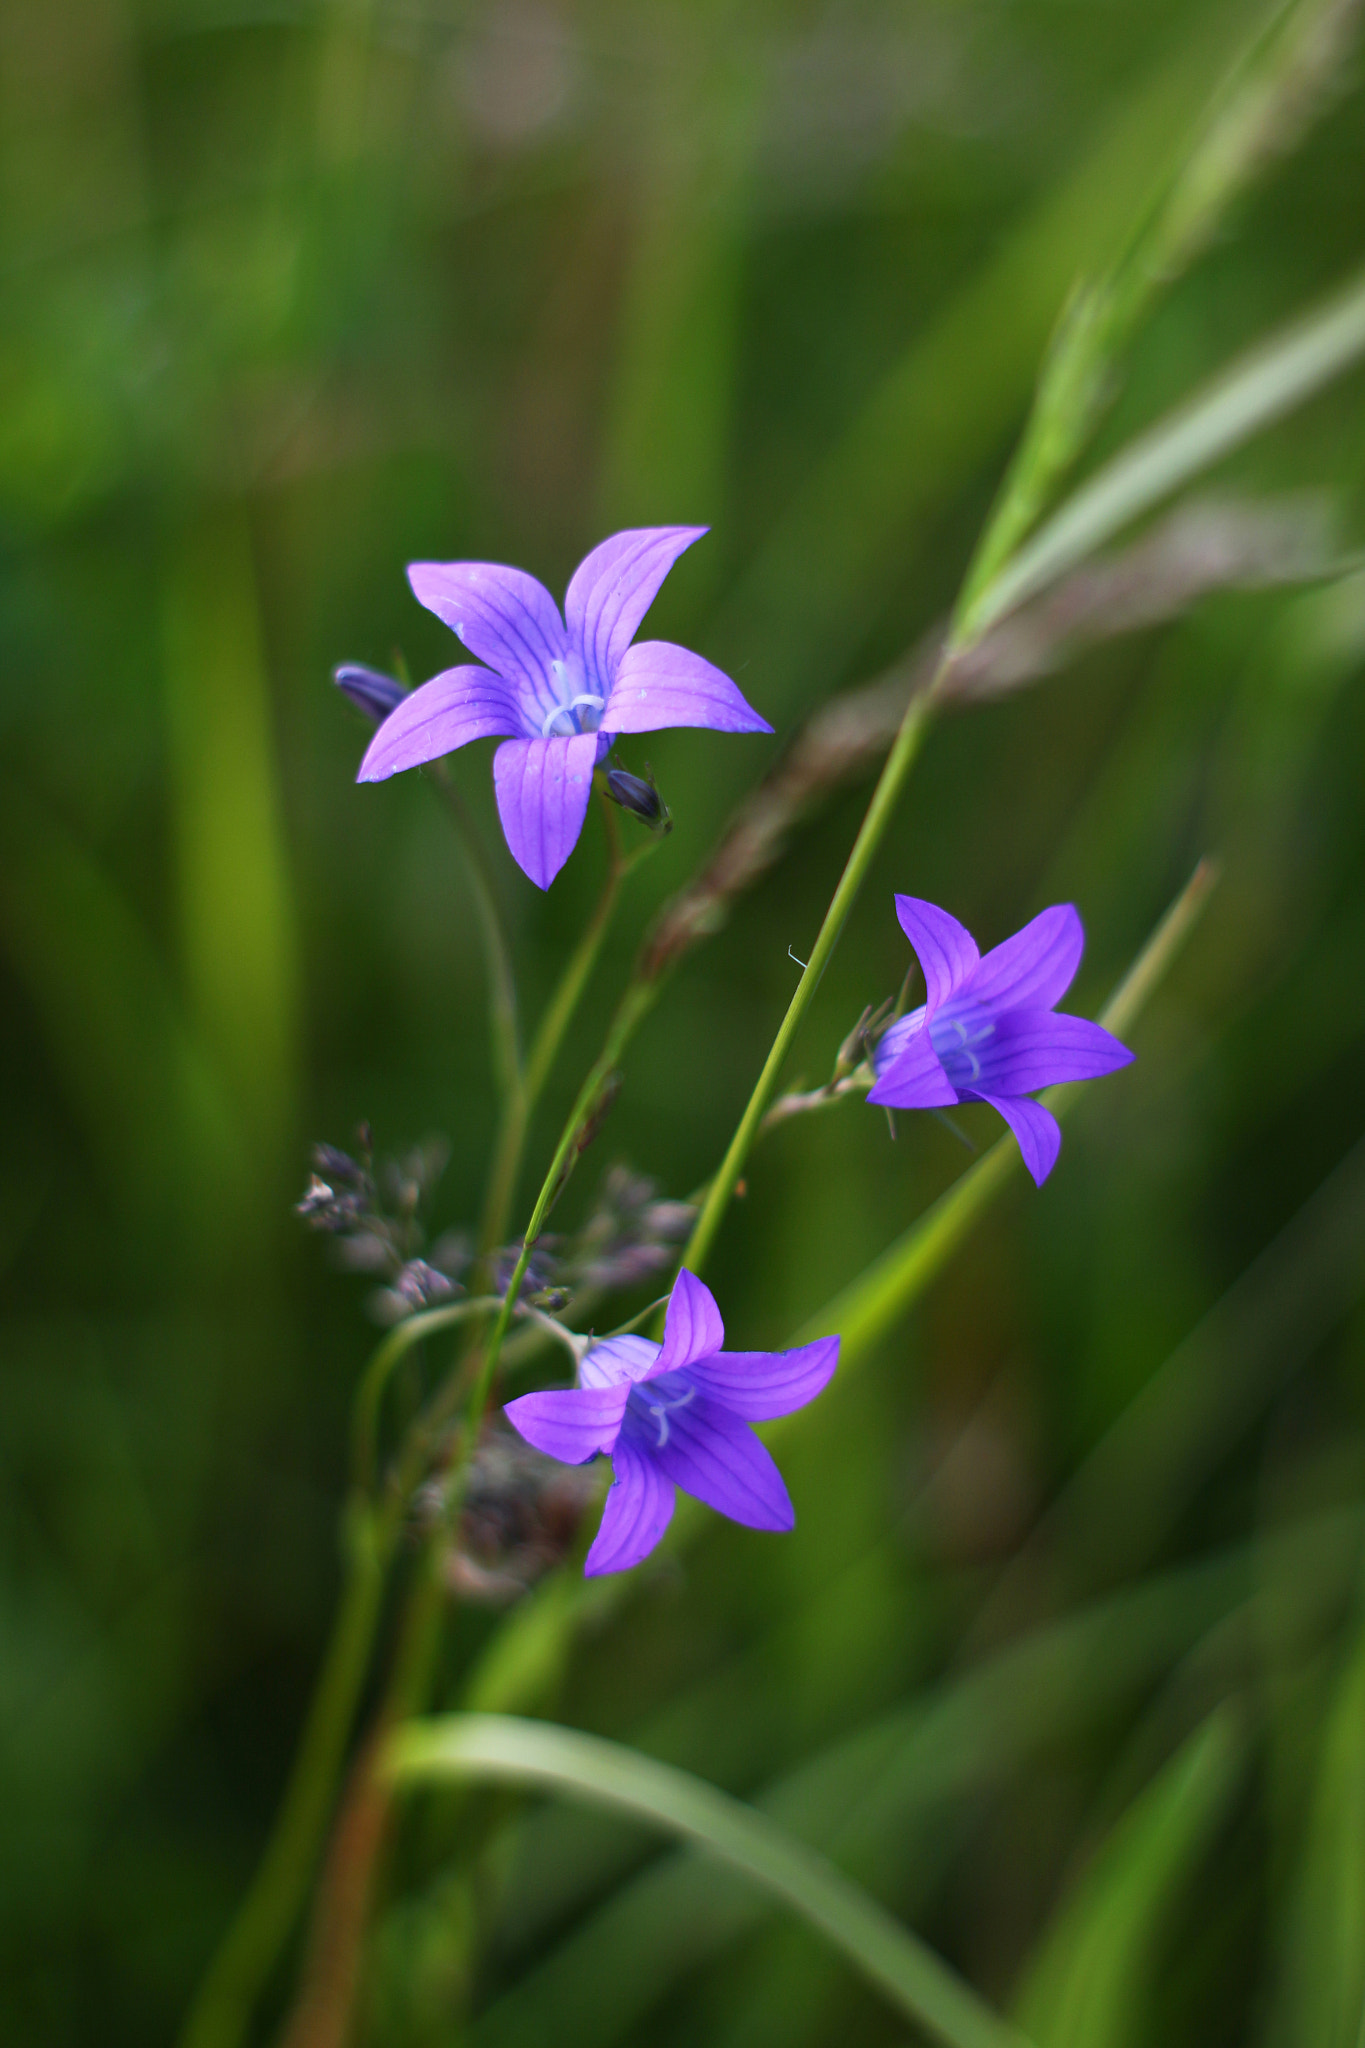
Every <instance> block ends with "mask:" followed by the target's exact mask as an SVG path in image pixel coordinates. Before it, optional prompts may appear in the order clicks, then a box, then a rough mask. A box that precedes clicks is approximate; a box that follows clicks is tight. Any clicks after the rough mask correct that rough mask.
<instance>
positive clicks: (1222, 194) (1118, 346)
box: [953, 0, 1360, 638]
mask: <svg viewBox="0 0 1365 2048" xmlns="http://www.w3.org/2000/svg"><path fill="white" fill-rule="evenodd" d="M1359 12H1360V8H1359V0H1289V4H1288V5H1282V4H1277V5H1276V6H1275V7H1273V8H1272V9H1271V12H1270V18H1269V20H1268V21H1265V20H1263V21H1261V22H1260V23H1258V25H1257V28H1256V31H1255V33H1254V34H1253V35H1252V37H1251V40H1250V42H1249V43H1248V44H1247V45H1246V46H1245V47H1244V49H1243V50H1242V51H1241V53H1240V55H1239V57H1238V59H1237V61H1236V63H1235V64H1234V66H1233V68H1232V70H1231V72H1230V74H1229V76H1228V77H1227V78H1226V79H1224V80H1223V82H1222V84H1221V85H1220V87H1219V89H1218V90H1217V91H1216V92H1215V93H1214V94H1213V96H1212V97H1211V99H1210V100H1209V102H1208V104H1207V106H1206V107H1205V108H1204V109H1203V110H1202V112H1201V114H1200V117H1199V119H1198V121H1197V122H1196V123H1195V124H1194V127H1193V129H1192V130H1191V133H1190V134H1189V136H1188V137H1187V139H1186V141H1185V142H1184V144H1183V146H1182V148H1181V149H1180V151H1179V153H1178V156H1177V159H1176V161H1175V163H1174V164H1173V165H1172V168H1171V171H1170V173H1169V175H1168V177H1167V178H1166V180H1165V181H1164V183H1163V184H1162V186H1161V188H1160V189H1159V190H1158V192H1157V193H1156V195H1155V196H1154V199H1153V203H1152V205H1151V207H1150V208H1149V210H1148V212H1147V215H1146V217H1145V218H1144V219H1142V220H1141V221H1139V223H1138V224H1137V226H1136V228H1135V230H1134V233H1133V235H1132V238H1131V240H1130V242H1129V245H1128V248H1127V249H1126V251H1125V252H1124V253H1123V255H1122V256H1121V257H1120V258H1119V260H1118V262H1117V263H1115V265H1114V266H1113V268H1112V269H1111V270H1110V271H1109V273H1108V274H1107V276H1105V277H1103V278H1100V279H1097V280H1095V281H1093V282H1092V283H1090V284H1088V285H1086V286H1085V287H1083V288H1082V289H1079V290H1077V291H1076V292H1075V293H1074V294H1073V297H1072V300H1071V303H1070V305H1069V306H1068V308H1067V310H1066V312H1065V314H1064V315H1063V318H1062V321H1061V324H1060V326H1059V327H1058V330H1057V333H1056V335H1055V336H1054V338H1053V342H1052V346H1051V348H1050V349H1049V351H1048V355H1047V358H1046V360H1045V362H1044V364H1043V368H1042V371H1041V374H1040V376H1039V380H1038V390H1037V394H1036V396H1035V398H1034V402H1033V410H1032V413H1031V414H1030V417H1029V421H1028V425H1027V426H1026V428H1025V430H1024V434H1023V438H1022V439H1021V441H1020V444H1019V448H1018V450H1017V452H1016V454H1015V456H1014V459H1013V460H1012V462H1011V463H1010V467H1009V470H1008V472H1007V474H1006V477H1005V481H1004V483H1003V485H1002V486H1001V489H1000V494H999V497H998V499H997V501H996V507H995V510H994V512H993V513H992V515H991V518H990V520H989V522H988V524H987V527H986V531H985V532H984V534H983V535H982V539H981V542H980V545H979V546H978V548H977V551H976V555H975V557H974V559H973V562H972V566H971V568H970V570H969V571H968V574H967V577H966V580H965V582H964V585H963V591H962V596H961V598H960V600H959V602H958V605H957V610H956V618H955V628H956V626H957V623H958V622H960V621H964V620H966V619H968V618H970V617H971V616H972V614H973V611H974V608H975V605H976V602H977V599H978V597H979V596H980V595H981V594H982V593H983V592H984V591H985V590H986V589H987V587H988V586H989V585H990V584H991V583H992V582H994V580H995V579H996V577H997V575H998V574H999V573H1000V571H1001V570H1002V569H1003V567H1004V565H1005V563H1006V562H1007V561H1008V559H1009V557H1010V555H1011V553H1012V552H1013V550H1014V548H1015V547H1016V546H1017V545H1018V543H1019V541H1020V540H1021V539H1022V538H1023V536H1024V534H1025V533H1027V532H1028V530H1029V528H1030V527H1031V526H1032V525H1033V524H1034V522H1035V520H1036V519H1037V518H1038V516H1039V515H1040V513H1041V512H1042V511H1043V510H1044V508H1045V506H1046V504H1047V502H1048V500H1049V499H1050V498H1051V497H1052V496H1053V495H1054V487H1055V485H1056V484H1057V482H1058V479H1059V478H1060V477H1061V475H1062V473H1063V472H1064V471H1065V470H1066V469H1067V468H1068V466H1069V465H1070V464H1071V463H1072V462H1073V461H1074V459H1075V457H1076V456H1077V455H1078V453H1079V452H1080V450H1081V448H1082V447H1083V446H1084V445H1085V443H1086V441H1087V440H1088V439H1089V437H1090V436H1091V434H1092V433H1093V431H1094V428H1095V425H1096V422H1097V421H1098V419H1099V417H1100V414H1101V413H1102V411H1103V410H1104V407H1105V405H1106V404H1107V402H1108V400H1109V398H1110V397H1111V396H1112V393H1113V391H1114V388H1115V384H1116V376H1115V371H1116V365H1117V363H1118V360H1119V358H1120V357H1121V355H1122V354H1123V352H1124V350H1125V348H1126V346H1127V344H1128V342H1129V341H1130V339H1131V337H1132V334H1133V331H1134V329H1135V328H1136V327H1137V326H1138V325H1139V324H1140V323H1141V321H1142V320H1143V318H1144V316H1145V315H1146V314H1147V313H1148V312H1149V311H1150V309H1151V306H1152V304H1153V302H1154V301H1155V300H1156V299H1157V298H1158V297H1159V296H1160V295H1162V294H1164V293H1165V292H1167V291H1169V290H1170V287H1171V285H1172V284H1173V283H1174V281H1175V280H1176V278H1178V277H1179V276H1180V275H1181V273H1182V272H1183V271H1184V270H1185V269H1186V268H1187V267H1188V266H1189V264H1190V262H1191V261H1192V260H1193V259H1194V258H1195V257H1196V256H1197V255H1198V254H1199V252H1200V251H1201V250H1202V249H1203V248H1204V247H1205V246H1206V245H1207V243H1208V241H1209V239H1210V237H1211V236H1212V235H1213V233H1214V232H1215V230H1216V228H1217V227H1218V224H1219V223H1220V221H1221V220H1222V219H1223V217H1224V215H1225V214H1226V212H1227V210H1228V208H1229V207H1230V206H1231V205H1232V204H1233V203H1234V201H1235V200H1236V199H1237V198H1238V197H1239V196H1240V195H1241V194H1242V193H1243V192H1244V191H1245V190H1246V188H1247V187H1248V185H1250V184H1251V183H1252V182H1253V181H1254V180H1255V178H1256V177H1257V175H1258V173H1260V172H1262V171H1263V170H1264V169H1265V166H1266V164H1267V163H1268V162H1269V161H1271V160H1274V159H1278V158H1280V157H1282V156H1283V155H1284V154H1285V153H1286V152H1287V151H1288V150H1289V149H1291V148H1292V147H1293V146H1294V144H1295V143H1296V142H1297V141H1298V140H1299V139H1300V138H1301V136H1302V134H1303V131H1304V129H1305V128H1306V127H1307V126H1308V125H1310V123H1311V121H1312V120H1313V118H1314V117H1315V116H1316V115H1317V114H1318V113H1319V112H1320V111H1321V110H1322V108H1323V107H1324V106H1325V105H1326V104H1327V103H1328V101H1329V100H1330V98H1331V97H1332V96H1333V94H1332V88H1333V87H1334V86H1335V85H1336V83H1337V80H1338V79H1339V77H1340V74H1341V67H1342V61H1343V58H1344V55H1345V52H1346V49H1347V47H1348V45H1349V43H1350V40H1351V38H1352V36H1353V35H1354V32H1355V29H1356V26H1357V20H1358V16H1359ZM953 637H954V638H957V637H959V633H958V632H957V630H955V631H954V635H953ZM961 637H964V638H965V637H968V636H967V635H966V634H965V633H964V634H962V635H961Z"/></svg>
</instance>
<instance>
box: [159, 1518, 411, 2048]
mask: <svg viewBox="0 0 1365 2048" xmlns="http://www.w3.org/2000/svg"><path fill="white" fill-rule="evenodd" d="M349 1521H350V1526H349V1543H348V1558H347V1576H346V1584H345V1588H344V1590H343V1593H342V1598H341V1605H340V1607H339V1609H338V1611H337V1617H336V1621H335V1623H334V1624H333V1628H332V1638H331V1642H330V1644H329V1645H328V1649H327V1656H326V1659H325V1661H324V1664H323V1669H322V1676H321V1678H320V1680H319V1682H318V1687H317V1690H316V1692H315V1693H314V1695H313V1703H312V1706H311V1708H310V1710H309V1715H308V1721H307V1724H306V1726H305V1728H304V1732H303V1739H302V1741H301V1742H300V1744H299V1748H298V1752H297V1754H296V1756H295V1759H294V1767H293V1770H292V1771H291V1773H290V1777H289V1783H288V1786H287V1788H286V1790H285V1795H284V1799H283V1801H282V1802H281V1805H280V1810H279V1814H278V1816H277V1818H276V1821H275V1826H274V1831H273V1833H272V1834H271V1837H270V1842H269V1845H268V1846H267V1849H266V1852H265V1855H264V1857H263V1858H262V1860H261V1863H260V1866H259V1868H258V1869H257V1872H256V1876H255V1878H254V1880H253V1882H252V1885H251V1889H250V1890H249V1891H248V1893H247V1895H246V1898H245V1899H244V1900H243V1901H242V1904H241V1907H240V1908H239V1910H238V1913H237V1916H236V1918H235V1919H234V1921H233V1923H232V1925H231V1927H230V1928H229V1930H228V1933H227V1936H226V1938H225V1940H224V1941H223V1943H222V1946H221V1947H220V1948H219V1950H218V1953H217V1955H216V1956H215V1957H214V1960H213V1963H212V1966H211V1967H210V1969H209V1973H208V1975H207V1977H206V1978H205V1979H204V1982H203V1985H202V1987H201V1989H200V1992H199V1996H198V1998H197V1999H196V2001H195V2003H194V2006H193V2009H192V2010H191V2013H190V2016H189V2019H188V2021H187V2022H186V2026H185V2030H184V2033H183V2034H182V2036H181V2048H236V2044H237V2043H239V2042H240V2041H241V2040H243V2038H244V2037H245V2034H246V2030H247V2026H248V2023H249V2021H250V2018H251V2012H252V2009H253V2007H254V2005H255V2002H256V1999H257V1998H258V1996H259V1994H260V1991H261V1988H262V1986H263V1985H264V1983H265V1981H266V1978H267V1977H268V1976H269V1974H270V1971H271V1970H272V1969H273V1967H274V1965H275V1963H276V1961H277V1960H278V1957H279V1954H280V1951H281V1949H282V1948H283V1946H284V1944H285V1942H286V1940H287V1939H288V1937H289V1934H290V1931H291V1929H292V1928H293V1926H294V1924H295V1922H296V1920H297V1919H298V1915H299V1912H300V1911H301V1909H302V1906H303V1902H304V1898H305V1896H306V1894H307V1890H308V1885H309V1882H310V1880H311V1878H312V1874H313V1869H314V1866H315V1864H316V1862H317V1856H318V1850H319V1847H320V1844H321V1841H322V1834H323V1830H324V1828H325V1826H326V1824H327V1816H328V1814H329V1813H330V1812H331V1808H332V1800H333V1797H334V1794H335V1790H336V1781H337V1776H338V1773H339V1772H340V1769H341V1765H342V1762H343V1760H344V1757H345V1753H346V1745H347V1742H348V1739H349V1737H350V1733H351V1727H352V1724H353V1722H354V1719H355V1710H356V1704H357V1701H358V1699H359V1695H360V1689H361V1686H362V1685H363V1683H364V1679H365V1672H366V1670H367V1668H368V1666H369V1661H370V1653H371V1649H372V1647H373V1643H374V1636H375V1630H376V1628H377V1626H378V1622H379V1613H380V1608H381V1605H382V1602H383V1593H384V1581H385V1572H386V1565H387V1562H388V1558H387V1556H386V1554H385V1553H386V1548H387V1546H386V1545H385V1543H384V1542H383V1541H382V1540H381V1532H380V1530H379V1528H378V1527H377V1525H376V1522H375V1520H374V1517H373V1515H372V1513H371V1511H370V1509H369V1507H368V1505H359V1506H356V1507H354V1508H353V1510H352V1513H351V1515H350V1518H349Z"/></svg>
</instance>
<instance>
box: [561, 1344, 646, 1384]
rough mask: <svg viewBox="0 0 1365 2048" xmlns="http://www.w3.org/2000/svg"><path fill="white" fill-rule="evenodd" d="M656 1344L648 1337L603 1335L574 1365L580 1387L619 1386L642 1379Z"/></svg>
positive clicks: (644, 1376)
mask: <svg viewBox="0 0 1365 2048" xmlns="http://www.w3.org/2000/svg"><path fill="white" fill-rule="evenodd" d="M658 1356H659V1347H658V1345H657V1344H654V1343H651V1341H650V1339H649V1338H648V1337H632V1336H625V1337H604V1338H603V1339H602V1341H601V1343H600V1344H594V1345H593V1347H592V1350H591V1351H589V1352H587V1353H586V1354H585V1355H584V1358H583V1360H582V1363H581V1364H580V1365H579V1368H578V1384H579V1386H580V1387H619V1386H620V1385H621V1384H622V1382H623V1381H624V1382H625V1383H626V1384H627V1385H634V1383H635V1382H636V1381H637V1380H642V1379H646V1378H647V1377H648V1375H649V1372H650V1369H651V1367H652V1366H653V1364H654V1361H655V1359H656V1358H657V1357H658Z"/></svg>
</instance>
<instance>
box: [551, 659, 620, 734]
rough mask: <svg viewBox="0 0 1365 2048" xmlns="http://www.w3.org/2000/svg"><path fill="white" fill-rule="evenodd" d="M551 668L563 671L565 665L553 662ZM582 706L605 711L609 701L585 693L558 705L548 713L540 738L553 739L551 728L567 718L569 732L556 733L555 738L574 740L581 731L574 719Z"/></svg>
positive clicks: (560, 662)
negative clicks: (558, 720)
mask: <svg viewBox="0 0 1365 2048" xmlns="http://www.w3.org/2000/svg"><path fill="white" fill-rule="evenodd" d="M550 667H551V668H552V669H561V670H562V669H563V667H564V664H563V662H562V661H552V662H551V663H550ZM580 704H587V705H591V706H592V708H593V709H594V710H596V711H605V710H606V708H607V700H606V698H605V697H592V696H589V695H587V694H586V693H584V694H583V695H582V696H578V697H570V699H569V701H568V703H567V704H556V705H555V708H554V710H553V711H547V712H546V714H545V717H544V720H543V722H542V724H541V728H540V737H541V738H542V739H543V740H548V739H549V738H550V737H551V733H550V727H551V726H552V725H553V724H554V723H555V720H556V719H559V718H567V719H568V721H569V731H568V732H559V733H555V734H554V735H553V737H554V738H555V739H559V740H566V739H572V738H573V736H574V734H575V733H576V732H577V731H578V730H579V726H578V721H577V719H576V718H575V717H574V713H575V711H577V709H578V707H579V705H580Z"/></svg>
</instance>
